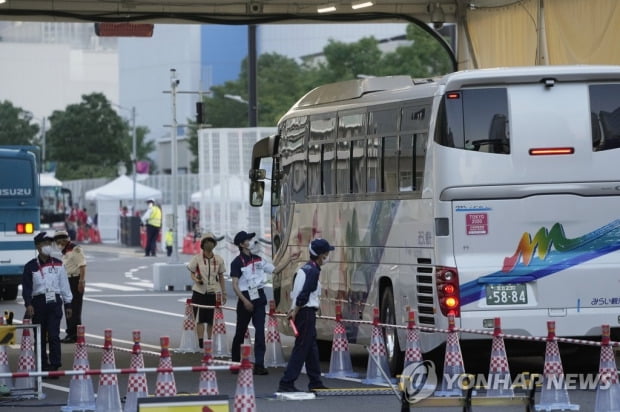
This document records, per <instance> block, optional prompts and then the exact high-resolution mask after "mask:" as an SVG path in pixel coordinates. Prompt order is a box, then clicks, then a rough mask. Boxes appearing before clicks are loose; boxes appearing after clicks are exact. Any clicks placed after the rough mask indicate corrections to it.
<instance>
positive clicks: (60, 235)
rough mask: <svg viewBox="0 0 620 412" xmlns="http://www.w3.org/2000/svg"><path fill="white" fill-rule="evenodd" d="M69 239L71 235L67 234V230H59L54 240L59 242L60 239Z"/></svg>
mask: <svg viewBox="0 0 620 412" xmlns="http://www.w3.org/2000/svg"><path fill="white" fill-rule="evenodd" d="M65 238H66V239H69V233H67V232H66V231H65V230H59V231H57V232H56V233H54V240H58V239H65Z"/></svg>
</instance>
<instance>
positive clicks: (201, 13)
mask: <svg viewBox="0 0 620 412" xmlns="http://www.w3.org/2000/svg"><path fill="white" fill-rule="evenodd" d="M326 6H330V7H329V8H327V7H326ZM362 6H365V7H362ZM319 9H321V10H319ZM321 11H322V12H321ZM0 20H18V21H23V20H28V21H74V22H85V21H86V22H87V21H91V22H100V23H101V22H103V23H105V22H134V23H194V24H203V23H213V24H232V25H255V24H269V23H320V22H323V23H325V22H332V23H343V22H361V21H365V22H369V21H377V22H396V21H398V22H403V21H408V22H412V23H415V24H417V25H419V26H420V27H422V28H424V29H425V30H427V31H428V32H429V33H431V34H432V35H434V36H435V38H437V39H438V41H440V42H442V44H443V45H444V47H446V48H449V46H447V44H445V41H444V40H443V39H442V38H441V36H439V35H438V34H437V33H436V32H435V30H433V27H434V28H438V27H441V26H442V25H443V24H444V23H456V25H457V36H456V37H457V44H456V48H455V50H453V51H452V55H453V62H454V68H455V70H457V69H458V70H462V69H476V68H489V67H503V66H533V65H562V64H620V48H618V47H616V39H618V38H620V7H619V3H618V1H617V0H100V1H92V0H45V1H44V0H7V1H5V2H4V3H1V4H0ZM155 30H157V27H155Z"/></svg>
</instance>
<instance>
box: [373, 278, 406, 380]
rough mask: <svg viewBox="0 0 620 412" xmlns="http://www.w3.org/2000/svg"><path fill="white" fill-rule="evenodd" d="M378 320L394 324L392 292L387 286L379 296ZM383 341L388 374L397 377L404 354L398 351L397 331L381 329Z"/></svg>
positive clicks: (401, 368) (401, 367) (401, 366)
mask: <svg viewBox="0 0 620 412" xmlns="http://www.w3.org/2000/svg"><path fill="white" fill-rule="evenodd" d="M379 310H380V312H379V313H380V315H379V316H380V319H381V323H386V324H390V325H395V324H396V312H395V309H394V292H393V291H392V287H391V286H388V287H386V288H385V289H384V290H383V293H382V294H381V303H380V308H379ZM383 339H384V341H385V349H386V351H387V357H388V364H389V365H390V373H391V374H392V376H396V375H398V374H399V373H400V372H401V371H402V370H403V362H404V355H405V354H404V352H403V351H402V350H401V349H400V344H399V342H398V331H397V329H396V328H385V327H384V328H383Z"/></svg>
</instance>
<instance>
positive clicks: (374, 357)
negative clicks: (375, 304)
mask: <svg viewBox="0 0 620 412" xmlns="http://www.w3.org/2000/svg"><path fill="white" fill-rule="evenodd" d="M373 314H374V316H373V321H372V324H373V326H372V337H371V338H370V350H369V356H368V367H367V369H366V379H363V380H362V383H365V384H368V385H377V384H384V383H394V382H396V380H394V379H391V378H389V374H390V366H389V364H388V359H387V351H386V349H385V341H384V340H383V333H382V332H381V328H380V327H379V309H378V308H374V310H373ZM386 377H388V378H389V382H386Z"/></svg>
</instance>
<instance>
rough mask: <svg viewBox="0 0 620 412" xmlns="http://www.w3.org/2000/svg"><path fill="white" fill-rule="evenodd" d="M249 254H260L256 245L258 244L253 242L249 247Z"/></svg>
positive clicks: (258, 246)
mask: <svg viewBox="0 0 620 412" xmlns="http://www.w3.org/2000/svg"><path fill="white" fill-rule="evenodd" d="M250 252H252V253H253V254H255V255H256V254H258V252H260V245H259V244H258V242H254V243H253V244H251V245H250Z"/></svg>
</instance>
